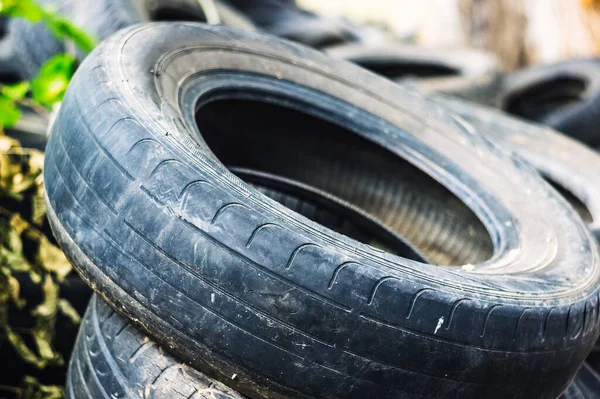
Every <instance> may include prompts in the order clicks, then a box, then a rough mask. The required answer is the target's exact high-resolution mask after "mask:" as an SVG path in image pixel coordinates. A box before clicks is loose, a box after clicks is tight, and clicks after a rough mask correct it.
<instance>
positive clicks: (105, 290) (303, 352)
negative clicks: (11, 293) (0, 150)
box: [45, 24, 600, 398]
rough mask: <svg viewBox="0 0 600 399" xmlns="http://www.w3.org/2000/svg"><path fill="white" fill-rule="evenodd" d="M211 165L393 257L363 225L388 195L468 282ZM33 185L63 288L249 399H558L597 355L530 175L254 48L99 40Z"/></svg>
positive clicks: (556, 211)
mask: <svg viewBox="0 0 600 399" xmlns="http://www.w3.org/2000/svg"><path fill="white" fill-rule="evenodd" d="M83 104H86V105H85V106H83ZM252 115H254V118H251V117H250V116H252ZM277 116H278V118H277ZM240 125H241V126H240ZM332 126H333V127H332ZM239 127H244V129H243V130H240V131H238V133H237V134H236V129H237V128H239ZM284 127H285V128H286V129H283V128H284ZM223 163H225V164H226V165H228V166H230V167H242V168H250V169H253V170H258V171H261V172H266V173H275V174H278V175H280V176H281V177H284V178H287V179H292V180H296V181H298V182H301V183H304V184H308V185H310V186H312V187H315V188H317V189H319V190H322V191H325V192H328V193H331V194H333V195H335V196H336V197H338V198H341V199H342V200H344V201H346V202H348V203H350V204H352V205H354V206H357V207H359V208H362V210H363V211H365V212H367V213H369V214H370V215H371V216H373V217H374V218H375V219H377V220H379V221H382V222H383V223H384V224H385V225H387V226H388V227H389V228H391V229H392V230H394V231H396V233H398V234H399V235H401V236H404V237H406V235H405V234H404V233H405V232H410V231H414V230H418V227H419V226H420V223H421V221H415V220H412V221H408V220H406V222H405V223H403V224H401V226H400V227H399V229H396V228H395V227H394V226H393V224H392V223H391V222H389V221H388V220H384V219H382V218H383V217H384V216H386V215H389V214H393V213H396V211H397V210H399V208H396V207H397V205H394V202H393V201H392V198H394V197H393V196H390V194H391V193H393V194H394V195H395V198H398V195H397V194H399V193H403V194H404V195H406V196H410V195H415V193H417V195H418V198H419V200H418V201H412V203H413V204H416V205H414V206H408V207H407V211H406V212H404V213H403V214H404V215H406V214H412V215H423V214H429V213H427V212H423V210H422V209H420V208H419V206H421V205H422V204H433V207H432V208H431V209H432V213H431V214H432V215H446V217H448V218H451V219H453V220H456V221H457V223H459V227H458V228H457V230H456V232H457V234H464V237H465V240H463V245H464V246H465V247H464V249H459V248H458V247H456V246H452V248H454V249H453V250H447V249H446V250H443V251H437V253H438V256H440V258H441V259H446V258H448V259H456V260H457V262H459V264H460V263H462V262H461V261H462V260H464V259H474V260H476V262H471V264H468V263H467V264H463V267H453V266H435V265H432V264H425V263H421V262H416V261H412V260H410V259H406V258H403V257H400V256H397V255H393V254H389V253H385V252H384V251H382V250H380V249H377V248H374V247H372V246H368V245H366V244H363V243H361V242H359V241H356V240H353V239H351V238H349V237H346V236H344V235H342V234H339V233H336V232H335V231H333V230H331V229H328V228H325V227H323V226H321V225H319V224H318V223H315V222H314V221H311V220H309V219H307V218H306V217H303V216H301V215H299V214H297V213H294V212H292V211H290V210H289V209H288V208H286V207H284V206H283V205H281V204H279V203H277V202H275V201H273V200H272V199H269V198H268V197H266V196H265V195H263V194H261V193H260V192H259V191H257V190H255V189H253V188H252V187H251V186H249V185H248V184H246V183H244V182H243V181H242V180H241V179H239V178H238V177H236V176H234V175H233V174H232V173H231V172H230V171H228V170H227V169H226V167H225V166H224V165H223ZM428 176H430V177H428ZM436 181H437V183H436ZM45 182H46V185H47V195H48V198H47V199H48V206H49V215H50V220H51V223H52V226H53V230H54V232H55V235H56V236H57V239H58V241H59V242H60V244H61V246H62V248H63V249H64V251H65V253H66V254H67V256H68V257H69V259H70V260H71V262H72V263H73V264H74V265H75V267H76V268H77V269H78V271H79V272H80V273H81V274H82V276H83V277H84V279H85V280H86V281H88V282H89V284H90V285H92V287H93V288H94V289H95V290H97V291H98V292H99V293H100V294H101V295H102V297H103V298H104V299H105V300H107V301H108V302H109V304H110V305H111V306H112V307H113V308H114V309H116V310H117V311H118V312H119V313H121V314H123V315H125V316H126V317H128V318H129V320H131V321H132V322H133V323H134V324H135V325H136V326H138V327H140V328H141V329H142V330H143V331H144V332H145V333H147V334H149V335H150V336H151V337H152V338H153V339H155V340H156V341H157V342H159V343H160V344H161V345H164V346H166V347H168V348H170V351H171V352H172V353H174V354H175V355H176V356H177V357H179V358H180V359H181V360H183V361H185V362H187V363H189V364H190V365H192V366H193V367H194V368H195V369H197V370H201V371H203V372H204V373H206V374H207V375H210V376H211V377H213V378H217V379H219V380H222V381H224V382H226V383H227V384H229V385H230V386H232V387H234V388H235V389H237V390H239V391H240V392H241V393H243V394H245V395H248V396H251V397H270V398H277V397H349V398H368V397H373V398H392V397H405V398H410V397H431V396H437V397H482V396H486V397H489V398H493V397H502V398H505V397H524V398H534V397H539V398H548V397H558V396H559V395H560V393H561V392H562V391H563V390H564V389H566V387H567V385H568V383H569V382H570V380H571V379H572V377H573V376H574V375H575V373H576V371H577V370H578V369H579V367H580V365H581V363H582V361H583V359H584V357H585V355H586V354H587V353H588V352H589V350H590V349H591V347H592V346H593V344H594V342H595V341H596V339H597V335H598V317H599V312H598V306H600V301H599V297H598V288H599V287H598V278H599V269H598V253H597V247H596V244H595V242H594V240H593V238H592V236H591V234H590V232H589V230H588V229H587V228H586V226H585V225H584V224H583V222H581V221H580V220H579V219H577V218H575V217H574V216H575V212H574V211H573V210H572V209H571V208H569V207H568V206H567V204H566V202H565V201H564V199H562V198H561V197H560V196H559V195H558V194H557V193H556V192H555V191H553V190H551V189H550V187H549V186H548V185H547V184H546V183H544V182H543V180H541V179H540V178H539V176H537V175H536V174H535V173H534V172H533V170H532V169H531V168H530V167H529V166H526V165H524V164H523V163H521V162H520V161H518V160H513V159H511V158H510V157H509V156H508V154H507V153H506V152H505V151H504V150H502V149H500V148H498V147H496V146H495V145H494V144H493V143H492V142H489V141H488V140H486V139H485V138H483V137H482V136H480V135H479V134H477V133H476V132H474V131H472V129H470V128H468V127H467V126H466V125H465V124H463V123H462V121H461V120H460V119H458V118H456V117H454V116H452V115H449V114H447V113H446V111H444V110H443V109H441V108H440V107H439V106H437V105H436V104H435V103H434V102H430V101H426V100H423V99H420V98H419V97H418V96H415V95H412V94H411V93H410V92H409V91H406V90H403V89H402V88H400V87H398V86H397V85H395V84H393V83H391V82H389V81H387V80H385V79H382V78H379V77H377V76H375V75H373V74H371V73H368V72H366V71H364V70H362V69H360V68H358V67H356V66H353V65H351V64H349V63H345V62H341V61H336V60H332V59H330V58H328V57H327V56H325V55H323V54H321V53H318V52H314V51H311V50H309V49H306V48H304V47H300V46H296V45H293V44H291V43H287V42H283V41H279V40H276V39H273V38H270V37H266V36H261V35H257V34H251V33H247V32H241V31H235V30H230V29H225V28H216V27H207V26H202V25H198V24H171V25H165V24H151V25H146V26H138V27H134V28H131V29H129V30H126V31H123V32H121V33H120V34H118V35H116V36H114V37H112V38H111V39H109V40H108V41H106V42H105V43H104V44H103V45H101V46H100V47H99V48H98V49H97V50H96V51H95V52H94V53H93V54H92V55H91V56H90V57H88V58H87V59H86V61H85V62H84V64H83V65H82V67H81V68H80V69H79V70H78V72H77V75H76V77H75V79H74V80H73V82H72V84H71V86H70V87H69V90H68V93H67V96H66V98H65V101H64V102H63V105H62V108H61V111H60V114H59V116H58V118H57V121H56V123H55V125H54V127H53V130H52V134H51V137H50V140H49V143H48V147H47V157H46V166H45ZM419 182H420V183H421V184H418V183H419ZM401 203H403V204H405V203H406V202H405V201H402V202H401ZM368 204H372V205H373V208H366V206H367V205H368ZM374 204H379V206H375V205H374ZM382 204H387V205H386V206H388V207H389V208H382V206H381V205H382ZM365 208H366V209H365ZM435 209H439V210H443V211H444V212H440V211H438V212H435V211H433V210H435ZM417 210H419V211H418V212H417ZM378 212H380V213H378ZM390 212H391V213H390ZM473 215H474V216H473ZM403 217H404V216H403ZM432 225H436V224H432ZM437 225H439V223H437ZM460 226H465V227H467V228H466V229H463V228H462V227H460ZM469 226H470V227H471V229H469V228H468V227H469ZM480 226H483V230H481V227H480ZM422 230H425V229H422ZM486 231H487V235H486ZM435 234H437V233H436V232H434V231H432V232H431V233H430V234H427V235H425V234H421V236H423V237H428V236H435ZM471 234H473V236H471ZM486 236H487V239H486V238H485V237H486ZM451 237H454V235H451ZM409 240H410V241H411V242H413V244H414V245H415V246H416V248H417V249H419V250H421V251H422V252H423V253H424V254H425V256H427V257H429V256H431V255H430V254H429V253H428V252H427V251H426V250H425V249H426V248H427V245H428V244H427V243H423V242H421V243H417V242H415V241H413V240H412V239H411V238H410V237H409ZM433 242H434V243H439V242H440V238H439V237H437V238H436V239H435V240H433ZM486 242H487V243H488V244H483V245H482V243H486ZM426 244H427V245H426ZM489 245H491V248H490V246H489ZM473 248H477V251H473ZM233 374H235V375H236V378H235V379H231V376H232V375H233Z"/></svg>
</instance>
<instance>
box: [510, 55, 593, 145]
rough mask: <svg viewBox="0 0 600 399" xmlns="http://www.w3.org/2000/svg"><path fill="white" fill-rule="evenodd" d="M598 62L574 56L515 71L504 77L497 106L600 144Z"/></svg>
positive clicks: (583, 140)
mask: <svg viewBox="0 0 600 399" xmlns="http://www.w3.org/2000/svg"><path fill="white" fill-rule="evenodd" d="M599 104H600V62H599V61H598V60H596V59H575V60H568V61H562V62H557V63H553V64H547V65H540V66H535V67H531V68H527V69H524V70H521V71H518V72H515V73H513V74H511V75H509V76H507V78H506V79H505V80H504V83H503V87H502V90H501V93H500V96H499V106H500V107H501V108H502V109H503V110H505V111H506V112H508V113H511V114H513V115H516V116H519V117H522V118H525V119H529V120H532V121H534V122H539V123H542V124H544V125H548V126H550V127H552V128H554V129H556V130H558V131H560V132H562V133H564V134H566V135H568V136H570V137H573V138H575V139H577V140H580V141H582V142H584V143H586V144H588V145H591V146H598V145H600V134H599V133H598V129H597V126H598V122H599V121H600V114H599V113H598V107H599Z"/></svg>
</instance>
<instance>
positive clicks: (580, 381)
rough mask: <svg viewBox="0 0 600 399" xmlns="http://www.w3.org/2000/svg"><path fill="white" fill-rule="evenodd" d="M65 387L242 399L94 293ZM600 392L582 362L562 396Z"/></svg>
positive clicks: (570, 398) (82, 398) (95, 392)
mask: <svg viewBox="0 0 600 399" xmlns="http://www.w3.org/2000/svg"><path fill="white" fill-rule="evenodd" d="M232 377H233V378H234V379H235V378H236V376H232ZM66 391H67V392H66V393H67V399H88V398H99V397H107V396H111V395H112V396H113V397H117V398H127V399H146V398H152V399H162V398H164V399H171V398H173V399H177V398H180V399H242V396H241V395H240V394H238V393H236V392H235V391H232V390H231V389H229V388H227V387H226V386H225V385H223V384H221V383H219V382H218V381H215V380H214V379H211V378H210V377H208V376H206V375H205V374H202V373H200V372H198V371H197V370H194V369H193V368H192V367H190V366H189V365H187V364H185V363H183V362H181V361H179V360H177V359H176V358H174V357H173V356H171V355H170V354H169V353H168V351H167V350H165V349H163V348H162V347H161V346H160V345H159V344H157V343H156V342H154V341H153V340H152V339H151V338H149V337H147V336H144V334H143V333H142V332H141V331H140V330H138V329H137V328H135V327H134V326H133V325H131V324H130V323H129V322H128V321H127V320H125V319H124V318H122V317H121V316H119V315H118V314H117V313H116V312H115V311H114V310H112V309H111V308H110V307H109V306H108V305H106V303H104V302H103V301H102V300H101V299H99V298H98V297H97V296H94V297H92V300H91V301H90V305H89V307H88V310H87V312H86V313H85V316H84V318H83V320H82V323H81V328H80V331H79V335H78V338H77V341H76V343H75V348H74V350H73V355H72V356H71V361H70V363H69V373H68V375H67V384H66ZM599 396H600V377H599V376H598V374H597V373H596V372H595V371H594V370H593V369H592V368H591V367H590V366H589V365H587V364H584V365H583V366H581V368H580V369H579V371H578V372H577V374H576V375H575V378H574V379H573V381H572V382H571V384H569V387H568V388H567V389H566V391H565V392H564V393H563V394H562V395H561V396H560V399H596V398H598V397H599Z"/></svg>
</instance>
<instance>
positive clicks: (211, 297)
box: [210, 292, 215, 303]
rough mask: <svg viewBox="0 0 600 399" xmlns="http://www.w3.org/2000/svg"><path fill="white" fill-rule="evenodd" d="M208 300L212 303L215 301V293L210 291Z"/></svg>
mask: <svg viewBox="0 0 600 399" xmlns="http://www.w3.org/2000/svg"><path fill="white" fill-rule="evenodd" d="M210 301H211V302H212V303H215V293H214V292H211V293H210Z"/></svg>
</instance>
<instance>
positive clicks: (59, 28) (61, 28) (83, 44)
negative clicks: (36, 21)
mask: <svg viewBox="0 0 600 399" xmlns="http://www.w3.org/2000/svg"><path fill="white" fill-rule="evenodd" d="M44 22H45V23H46V26H48V28H49V29H50V30H51V31H52V33H54V35H55V36H56V37H57V38H58V39H61V40H63V39H70V40H72V41H73V42H74V43H75V44H76V45H77V46H78V47H79V48H80V49H81V50H82V51H84V52H86V53H89V52H90V51H92V50H93V49H94V47H95V46H96V41H95V40H94V39H93V38H92V37H91V36H90V35H88V34H87V33H86V32H84V31H83V30H81V29H79V28H78V27H77V26H75V25H74V24H72V23H71V22H70V21H69V20H68V19H66V18H64V17H62V16H60V15H56V14H53V13H50V12H48V13H46V15H45V16H44Z"/></svg>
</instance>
